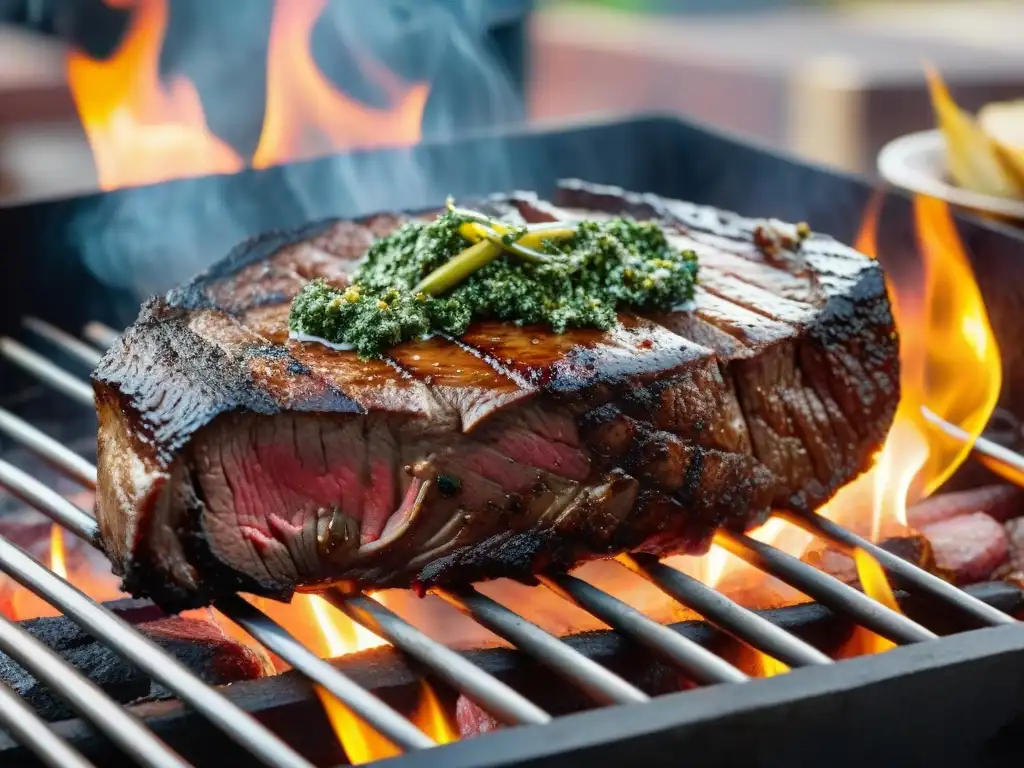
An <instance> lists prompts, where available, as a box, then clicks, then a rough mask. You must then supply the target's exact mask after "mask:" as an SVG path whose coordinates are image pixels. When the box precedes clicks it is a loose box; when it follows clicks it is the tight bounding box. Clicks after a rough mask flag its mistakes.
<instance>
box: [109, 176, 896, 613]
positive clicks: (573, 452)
mask: <svg viewBox="0 0 1024 768" xmlns="http://www.w3.org/2000/svg"><path fill="white" fill-rule="evenodd" d="M485 207H486V209H487V210H488V211H489V212H490V213H492V214H494V215H502V216H504V217H505V218H506V219H507V220H510V221H518V222H522V221H524V220H525V221H527V222H538V221H549V220H553V219H565V220H572V219H580V218H598V217H602V216H607V215H628V216H632V217H634V218H636V219H640V220H657V221H658V222H659V223H660V224H661V225H662V226H663V227H665V228H666V230H667V231H669V232H670V233H671V237H672V238H673V239H674V240H675V242H676V243H677V244H678V245H679V247H681V248H693V249H694V250H696V251H697V253H698V255H699V258H700V286H699V288H698V293H697V297H696V300H695V302H694V306H693V307H691V308H686V309H682V310H680V311H673V312H667V313H658V314H648V315H642V316H638V315H636V314H632V313H629V312H624V313H622V314H621V315H620V323H619V325H618V326H617V327H615V328H613V329H611V330H609V331H607V332H605V331H598V330H594V329H583V330H572V331H570V332H567V333H565V334H562V335H556V334H553V333H550V332H548V331H546V330H544V329H542V328H536V327H524V328H516V327H514V326H513V325H510V324H502V323H497V322H478V323H475V324H474V325H473V326H471V327H470V329H469V331H468V332H467V333H466V334H465V335H464V336H463V337H462V338H459V339H449V338H442V337H433V338H431V339H428V340H424V341H418V342H413V343H408V344H405V345H403V346H401V347H398V348H395V349H393V350H391V352H390V353H389V355H388V357H387V358H385V359H383V360H375V361H361V360H359V359H358V358H357V356H356V354H355V353H354V352H344V351H334V350H332V349H329V348H327V347H325V346H323V345H320V344H316V343H299V342H296V341H290V340H289V339H288V328H287V317H288V309H289V303H290V300H291V298H292V297H293V296H294V295H295V294H296V292H297V291H298V290H299V289H300V288H301V286H302V285H303V284H304V283H305V282H307V281H308V280H311V279H313V278H316V277H323V278H326V279H327V280H329V281H332V282H334V283H336V284H339V285H341V284H344V283H345V281H346V279H347V275H348V274H350V272H351V270H352V269H353V265H354V262H355V260H357V259H358V258H359V257H360V256H361V255H362V254H363V253H364V252H365V251H366V248H367V247H368V246H369V245H370V243H371V242H372V241H373V240H374V239H375V238H379V237H381V236H383V235H386V234H387V233H389V232H391V231H393V229H394V228H395V227H397V226H399V225H400V224H401V222H402V221H403V220H407V218H408V217H405V216H402V215H377V216H373V217H370V218H369V219H366V220H362V221H328V222H322V223H316V224H313V225H309V226H307V227H305V228H303V229H301V230H299V231H295V232H289V233H285V234H282V233H274V234H268V235H265V236H262V237H259V238H256V239H254V240H252V241H249V242H247V243H244V244H242V245H240V246H239V247H238V248H236V249H235V250H234V251H233V252H232V253H231V254H230V255H229V256H228V257H227V258H225V259H224V260H222V261H221V262H219V263H217V264H216V265H215V266H213V267H212V268H211V269H210V270H208V271H207V272H205V273H204V274H202V275H200V276H199V277H197V278H196V279H195V280H193V281H192V282H191V283H189V284H188V285H186V286H184V287H183V288H180V289H176V290H174V291H171V292H170V293H169V294H168V295H167V297H166V298H153V299H150V300H149V302H148V303H146V304H145V305H144V307H143V308H142V311H141V314H140V315H139V318H138V320H137V321H136V323H135V325H133V326H132V327H131V328H130V329H129V330H128V331H127V332H126V333H125V334H124V336H123V337H122V339H121V340H120V341H119V342H118V343H117V344H116V345H115V346H114V347H113V348H112V349H111V350H110V351H109V352H108V353H107V355H106V356H105V357H104V359H103V360H102V362H101V363H100V365H99V367H98V368H97V370H96V372H95V373H94V376H93V379H94V385H95V392H96V407H97V409H98V412H99V421H100V430H99V445H98V456H99V479H100V488H99V493H98V495H97V516H98V519H99V523H100V529H101V534H102V540H103V545H104V547H105V549H106V551H107V553H108V554H109V556H110V557H111V559H112V560H113V562H114V563H115V570H117V571H118V572H119V573H120V574H121V575H123V577H124V585H125V589H126V590H127V591H130V592H131V593H133V594H136V595H146V596H150V597H152V598H153V599H155V600H156V601H158V602H159V603H161V604H162V605H163V606H165V607H168V608H172V609H181V608H184V607H189V606H195V605H200V604H204V603H207V602H209V601H210V600H212V599H214V598H215V597H216V596H217V595H220V594H224V593H227V592H234V591H238V590H241V591H248V592H253V593H256V594H260V595H266V596H270V597H276V598H281V599H286V598H287V597H289V596H290V594H291V593H292V592H293V590H295V589H296V588H297V587H315V586H316V585H326V584H328V583H330V582H336V581H339V580H351V581H353V582H355V583H358V584H360V585H362V586H366V587H374V588H382V587H395V586H403V587H404V586H413V587H414V588H418V589H426V588H429V587H430V586H431V585H440V584H457V583H465V582H471V581H476V580H481V579H489V578H497V577H512V578H517V579H522V580H527V581H528V580H530V578H531V575H532V574H534V573H536V572H539V571H541V570H543V569H548V568H553V569H567V568H569V567H571V566H573V565H575V564H577V563H579V562H581V561H584V560H587V559H591V558H598V557H608V556H613V555H615V554H616V553H619V552H622V551H625V550H645V551H649V552H654V553H657V554H662V553H669V552H691V553H697V552H701V551H703V549H704V548H705V547H707V545H708V543H709V541H710V537H711V535H712V534H713V532H714V531H715V529H716V528H718V527H719V526H728V527H730V528H733V529H737V530H743V529H748V528H751V527H753V526H756V525H757V524H759V523H760V522H762V521H763V520H764V518H765V516H766V514H767V513H768V511H769V509H770V508H772V507H773V506H774V507H784V508H788V509H792V510H808V509H812V508H814V507H816V506H818V505H820V504H822V503H823V502H825V501H826V500H827V499H828V498H829V497H830V496H831V495H832V494H833V493H834V492H835V491H836V490H837V489H838V488H839V487H840V486H842V485H843V484H845V483H847V482H848V481H849V480H851V479H852V478H853V477H855V476H856V475H857V474H859V473H860V472H862V471H864V470H865V469H866V468H867V466H868V465H869V462H870V459H871V456H872V455H873V454H874V452H875V451H876V450H877V449H878V448H879V446H880V445H881V443H882V441H883V439H884V437H885V435H886V433H887V431H888V429H889V426H890V422H891V419H892V416H893V413H894V411H895V408H896V403H897V400H898V399H899V371H898V360H897V351H898V349H897V348H898V342H897V335H896V332H895V329H894V325H893V317H892V313H891V310H890V304H889V299H888V296H887V293H886V288H885V283H884V280H883V274H882V269H881V267H880V266H879V265H878V264H877V262H875V261H872V260H871V259H869V258H867V257H865V256H863V255H861V254H859V253H857V252H856V251H854V250H852V249H850V248H848V247H845V246H843V245H841V244H840V243H838V242H836V241H835V240H833V239H831V238H828V237H825V236H821V235H812V236H811V237H810V238H809V239H807V240H805V241H804V242H803V243H802V244H801V245H794V244H793V242H792V241H789V240H787V239H786V238H785V237H782V238H780V237H779V236H778V232H779V231H781V230H778V229H777V228H774V226H767V227H766V225H765V224H764V223H763V222H762V223H759V222H757V221H753V220H748V219H744V218H741V217H739V216H737V215H735V214H730V213H724V212H721V211H718V210H715V209H712V208H706V207H699V206H695V205H692V204H689V203H684V202H679V201H675V200H667V199H663V198H659V197H655V196H653V195H642V194H632V193H627V192H623V191H622V190H619V189H616V188H610V187H598V186H595V185H590V184H585V183H582V182H565V183H563V184H562V185H560V188H559V191H558V193H557V197H556V201H555V203H554V204H552V203H547V202H544V201H541V200H539V199H537V198H536V196H534V195H530V194H525V193H517V194H513V195H510V196H506V197H501V198H492V199H490V200H489V201H487V203H486V206H485ZM424 215H425V216H427V217H430V218H432V217H433V215H435V214H434V213H433V212H431V213H429V214H424Z"/></svg>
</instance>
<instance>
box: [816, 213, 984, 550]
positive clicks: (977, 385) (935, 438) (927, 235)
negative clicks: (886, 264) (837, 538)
mask: <svg viewBox="0 0 1024 768" xmlns="http://www.w3.org/2000/svg"><path fill="white" fill-rule="evenodd" d="M877 221H878V211H877V208H875V207H874V206H872V207H870V208H869V210H868V211H867V213H866V215H865V223H864V227H863V229H862V231H861V234H860V235H859V236H858V238H857V244H858V246H859V247H860V248H861V249H863V250H865V251H866V252H867V253H868V255H870V256H875V255H876V254H875V252H874V249H875V248H876V247H877V242H876V237H877V235H876V232H875V227H876V226H877ZM914 222H915V231H916V232H917V238H918V244H919V249H920V252H921V257H922V265H923V270H922V277H923V289H922V290H918V289H917V288H916V286H909V285H904V284H898V283H890V284H889V292H890V296H891V298H892V305H893V314H894V316H895V319H896V327H897V328H898V329H899V332H900V368H901V371H900V386H901V397H900V402H899V407H898V408H897V410H896V416H895V419H894V421H893V426H892V429H891V430H890V432H889V436H888V438H887V439H886V442H885V445H884V446H883V447H882V450H881V451H880V452H879V454H878V457H877V461H876V463H875V466H874V469H873V470H872V471H870V472H868V473H866V474H864V475H862V476H861V477H860V478H858V479H857V480H855V481H854V482H853V483H850V484H849V485H847V486H846V487H845V488H843V489H842V490H841V491H840V492H839V493H838V494H837V495H836V497H835V498H834V499H833V500H832V501H831V502H829V504H828V505H827V506H826V508H825V509H823V510H822V512H823V514H826V515H828V516H829V517H831V518H833V519H836V520H838V521H840V522H842V523H844V524H846V525H850V526H851V527H855V528H860V529H861V530H862V531H863V532H864V533H866V534H868V535H870V536H872V537H873V538H878V537H879V536H881V535H883V534H884V533H885V529H886V527H887V526H889V525H892V524H896V525H898V526H900V528H905V527H906V523H907V517H906V510H907V505H908V504H912V503H914V502H915V501H918V500H920V499H922V498H924V497H925V496H927V495H929V494H931V493H932V492H934V491H935V489H937V488H938V487H939V486H941V485H942V484H943V483H944V482H946V480H948V479H949V477H950V475H952V474H953V472H955V471H956V469H957V467H959V466H960V464H962V463H963V461H964V459H966V458H967V455H968V453H969V451H970V446H971V443H973V441H974V439H976V438H977V436H978V435H979V434H980V433H981V431H982V430H983V429H984V427H985V424H986V423H987V422H988V419H989V416H990V415H991V413H992V411H993V409H994V408H995V406H996V402H997V401H998V399H999V391H1000V388H1001V386H1002V363H1001V360H1000V354H999V349H998V346H997V344H996V341H995V336H994V335H993V333H992V328H991V325H990V324H989V319H988V314H987V312H986V310H985V302H984V299H983V298H982V296H981V290H980V289H979V288H978V284H977V282H976V281H975V279H974V273H973V271H972V269H971V264H970V259H969V258H968V256H967V253H966V252H965V251H964V248H963V246H962V244H961V242H960V238H959V236H958V234H957V231H956V226H955V223H954V221H953V218H952V216H951V214H950V210H949V206H948V205H946V203H944V202H942V201H941V200H935V199H932V198H927V197H920V196H919V197H916V198H915V199H914ZM923 408H928V409H929V410H931V411H933V412H934V413H936V414H937V415H938V416H940V417H941V418H943V419H945V420H946V421H948V422H950V423H952V424H955V425H957V426H959V427H961V428H962V429H963V430H964V431H965V432H967V433H968V434H969V435H970V441H968V442H963V441H960V440H955V439H953V438H950V437H948V436H946V435H944V434H942V433H941V432H939V430H937V429H936V428H935V427H933V426H931V425H929V424H928V422H927V421H926V420H925V419H924V416H923V415H922V409H923ZM866 509H870V510H871V517H870V518H865V510H866ZM865 523H869V525H865Z"/></svg>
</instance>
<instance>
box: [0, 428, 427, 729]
mask: <svg viewBox="0 0 1024 768" xmlns="http://www.w3.org/2000/svg"><path fill="white" fill-rule="evenodd" d="M47 439H50V438H47ZM0 485H2V486H4V487H6V488H8V489H9V490H10V491H11V492H13V493H14V494H15V495H16V496H18V497H19V498H21V499H22V500H23V501H25V502H26V503H28V504H30V505H31V506H33V507H35V508H36V509H38V510H39V511H41V512H42V513H43V514H45V515H46V516H47V517H49V518H50V519H51V520H53V521H54V522H56V523H59V524H60V525H63V526H64V527H65V528H67V529H68V530H70V531H72V532H73V533H75V534H76V535H78V536H80V537H81V538H83V539H85V540H86V541H89V542H90V543H93V544H95V543H96V534H97V529H96V521H95V519H94V518H93V517H92V516H91V515H89V514H88V513H86V512H84V511H83V510H81V509H79V508H78V507H76V506H75V505H74V504H72V503H71V502H70V501H68V500H67V499H65V498H64V497H63V496H61V495H60V494H58V493H55V492H54V491H51V490H50V489H49V488H47V487H46V486H45V485H43V484H42V483H41V482H39V481H38V480H36V479H35V478H34V477H32V476H31V475H28V474H26V473H24V472H22V471H21V470H20V469H18V468H17V467H14V466H12V465H10V464H8V463H7V462H6V461H3V460H2V459H0ZM239 604H240V605H239ZM240 606H247V607H248V610H247V609H246V608H245V607H240ZM217 607H218V608H219V609H220V610H221V612H222V613H223V614H224V615H225V616H227V617H228V618H229V619H231V620H232V621H234V622H235V623H237V624H239V625H241V626H242V627H243V628H244V629H245V630H246V631H247V632H249V634H250V635H252V636H253V637H254V638H256V640H257V641H259V642H260V643H262V644H263V645H264V646H266V647H267V648H269V649H270V650H272V651H273V652H274V653H276V654H277V655H278V656H280V657H281V658H282V659H284V660H285V661H287V662H288V663H289V664H291V665H292V666H293V667H295V668H296V669H298V670H299V671H300V672H302V673H303V674H305V675H306V676H307V677H309V678H310V680H312V681H313V682H314V683H317V684H318V685H320V686H322V687H323V688H325V689H327V690H328V691H330V692H331V693H332V694H334V695H335V696H336V697H337V698H338V699H339V700H340V701H342V702H344V703H345V705H346V706H348V707H349V708H351V709H352V710H353V711H355V712H357V713H358V714H359V716H360V717H362V718H363V719H364V720H366V722H368V723H370V724H371V725H372V726H374V727H375V728H377V729H378V730H380V731H381V733H383V734H384V735H385V736H387V737H388V738H390V739H391V740H392V741H393V742H394V743H395V744H396V745H398V746H399V747H402V748H403V749H411V748H420V747H429V746H434V742H433V741H432V740H430V739H429V738H428V737H427V736H426V734H424V733H422V732H421V731H420V730H419V729H417V728H415V727H414V726H413V725H412V724H411V723H409V721H408V720H406V719H405V718H404V717H402V716H401V715H400V714H398V713H397V712H395V711H394V710H393V709H391V708H390V707H388V706H387V705H386V704H384V703H383V702H382V701H380V700H379V699H377V698H376V697H375V696H372V695H371V694H369V693H367V692H366V691H365V690H363V689H362V688H360V687H359V686H357V685H356V684H355V683H353V682H352V681H351V680H349V678H347V677H346V676H345V675H343V674H342V673H341V672H339V671H338V670H337V669H335V668H334V667H332V666H331V665H330V664H328V663H327V662H325V661H323V660H321V659H319V658H317V657H316V655H315V654H313V653H311V652H310V651H309V650H308V649H306V648H305V647H304V646H302V645H301V644H300V643H299V642H298V641H296V640H295V639H294V638H293V637H292V636H291V635H290V634H289V633H288V632H287V630H285V629H284V628H283V627H281V626H280V625H279V624H277V623H276V622H274V621H273V620H272V619H270V618H269V617H268V616H265V615H264V614H262V612H260V611H258V610H257V609H255V608H253V607H252V606H250V605H249V604H248V603H246V602H245V601H244V600H242V599H241V598H238V599H237V601H226V602H225V604H224V605H223V606H221V605H220V604H218V606H217ZM371 700H372V702H374V703H372V704H371V703H369V702H370V701H371ZM415 734H418V735H415Z"/></svg>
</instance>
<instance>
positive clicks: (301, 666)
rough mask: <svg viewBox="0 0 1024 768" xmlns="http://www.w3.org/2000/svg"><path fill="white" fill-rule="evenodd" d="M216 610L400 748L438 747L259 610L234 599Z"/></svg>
mask: <svg viewBox="0 0 1024 768" xmlns="http://www.w3.org/2000/svg"><path fill="white" fill-rule="evenodd" d="M215 607H216V608H217V610H219V611H220V612H221V613H223V614H224V615H225V616H228V617H229V618H230V619H231V620H232V621H233V622H235V623H236V624H238V625H239V626H241V627H242V629H244V630H245V631H246V632H248V633H249V634H250V635H252V636H253V637H256V638H259V641H260V642H261V643H262V644H263V645H265V646H266V647H267V648H268V649H269V650H271V651H273V652H274V653H276V654H277V655H278V656H280V657H281V658H282V659H287V660H288V662H289V663H290V664H291V665H292V666H293V667H294V668H295V669H297V670H299V671H300V672H301V673H302V674H304V675H305V676H306V677H308V678H309V679H310V680H314V681H320V680H322V681H324V682H323V683H322V685H323V687H324V688H326V689H327V690H328V691H330V692H331V693H332V694H334V696H335V697H336V698H337V699H338V700H339V701H342V702H344V703H345V704H346V706H348V707H349V708H350V709H351V710H352V711H353V712H355V713H356V714H357V715H359V717H360V718H362V719H363V720H364V721H366V722H367V723H369V724H370V725H372V726H373V728H374V729H375V730H377V731H378V732H380V733H381V734H382V735H384V736H386V737H387V738H388V739H390V740H391V741H392V742H394V743H395V744H396V745H397V746H399V747H401V748H402V749H405V750H409V749H425V748H428V747H436V746H437V744H436V743H435V742H434V740H433V739H431V738H430V737H429V736H427V735H426V734H425V733H423V731H421V730H420V729H419V728H417V727H416V726H414V725H413V724H412V723H410V722H409V721H408V720H406V719H405V718H404V717H402V716H401V715H400V714H398V712H396V711H395V710H393V709H392V708H391V707H389V706H388V705H387V704H385V703H384V702H383V701H381V700H380V699H378V698H377V697H376V696H374V695H373V694H371V693H369V692H368V691H366V690H365V689H364V688H361V687H360V686H359V685H357V684H356V683H354V682H352V681H351V680H350V679H349V678H347V677H345V676H344V675H342V674H341V673H339V672H338V671H337V670H336V669H334V667H332V666H331V665H330V663H328V662H326V661H324V660H323V659H321V658H320V657H319V656H317V655H316V654H315V653H313V652H312V651H310V650H309V649H308V648H306V647H305V646H304V645H302V643H300V642H299V641H298V640H296V639H295V636H294V635H292V634H291V633H290V632H288V630H286V629H285V628H284V627H282V626H281V625H280V624H277V623H276V622H274V621H273V620H272V619H271V618H270V617H269V616H267V615H266V614H265V613H263V611H261V610H260V609H259V608H257V607H256V606H254V605H252V604H251V603H248V602H246V601H245V600H243V599H242V598H241V597H238V596H232V597H227V598H223V599H221V600H218V601H217V602H216V603H215Z"/></svg>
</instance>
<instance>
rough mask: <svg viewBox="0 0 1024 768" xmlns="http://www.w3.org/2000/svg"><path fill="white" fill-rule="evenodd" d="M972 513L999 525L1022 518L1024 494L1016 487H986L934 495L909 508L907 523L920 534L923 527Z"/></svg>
mask: <svg viewBox="0 0 1024 768" xmlns="http://www.w3.org/2000/svg"><path fill="white" fill-rule="evenodd" d="M974 512H984V513H985V514H986V515H988V516H989V517H991V518H993V519H995V520H998V521H999V522H1005V521H1006V520H1009V519H1011V518H1014V517H1018V516H1019V515H1022V514H1024V490H1022V489H1020V488H1018V487H1017V486H1015V485H985V486H982V487H981V488H971V489H970V490H966V491H953V492H951V493H940V494H936V495H935V496H932V497H930V498H927V499H925V500H924V501H919V502H918V503H917V504H914V505H913V506H912V507H910V508H909V509H908V510H907V523H908V524H909V525H910V527H911V528H914V529H915V530H920V529H921V528H923V527H924V526H926V525H931V524H932V523H937V522H939V521H941V520H949V519H950V518H952V517H960V516H961V515H970V514H972V513H974Z"/></svg>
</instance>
